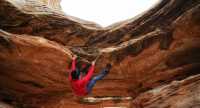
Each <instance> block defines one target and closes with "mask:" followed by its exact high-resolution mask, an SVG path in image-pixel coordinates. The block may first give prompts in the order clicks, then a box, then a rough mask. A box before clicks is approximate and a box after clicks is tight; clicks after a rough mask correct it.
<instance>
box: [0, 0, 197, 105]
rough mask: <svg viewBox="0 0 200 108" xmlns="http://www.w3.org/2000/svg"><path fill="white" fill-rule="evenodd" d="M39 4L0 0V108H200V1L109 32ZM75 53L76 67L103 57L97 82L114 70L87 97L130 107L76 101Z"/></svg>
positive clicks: (184, 1) (163, 8)
mask: <svg viewBox="0 0 200 108" xmlns="http://www.w3.org/2000/svg"><path fill="white" fill-rule="evenodd" d="M46 1H47V0H46ZM49 1H53V0H49ZM59 2H60V1H59V0H58V1H57V2H56V3H57V4H59ZM45 3H47V2H44V3H42V2H40V1H36V0H21V1H20V0H0V80H1V81H0V99H1V101H2V102H5V103H8V104H11V105H13V107H20V108H21V107H22V108H72V106H73V108H90V107H91V108H101V107H106V106H118V105H119V106H126V107H130V108H199V107H200V98H199V97H200V96H199V94H200V87H199V85H200V76H199V75H200V72H199V70H200V1H199V0H163V1H161V2H160V4H158V5H157V6H155V7H154V8H152V9H151V10H149V11H148V12H147V13H144V14H143V15H142V16H140V17H139V18H136V19H135V18H133V19H130V20H126V21H123V22H120V23H118V24H115V25H113V26H110V27H107V28H102V27H100V26H99V25H97V24H95V23H93V22H89V21H84V20H81V19H78V18H75V17H72V16H67V15H65V14H64V13H63V12H62V11H61V10H60V9H59V8H57V6H56V9H55V8H54V7H52V5H48V4H46V5H45ZM58 7H59V6H58ZM73 53H74V54H77V55H78V56H80V57H81V62H86V61H87V62H89V61H92V60H94V59H95V58H96V57H97V56H98V55H99V54H101V56H100V57H99V59H98V61H97V64H96V68H95V75H96V74H98V72H99V71H100V70H101V68H103V67H104V66H105V65H106V63H111V64H112V66H113V67H112V69H111V72H110V73H109V75H108V76H107V77H106V78H105V79H104V80H102V81H99V82H98V83H97V85H96V86H95V87H94V90H93V92H92V93H91V95H89V96H93V97H109V96H111V97H113V96H118V97H120V96H122V97H126V96H128V97H132V100H129V101H128V102H126V101H124V100H118V101H104V102H99V103H95V104H92V105H91V104H85V103H81V102H78V101H77V100H76V99H74V98H73V97H74V94H73V93H72V91H71V89H70V85H69V82H68V80H67V76H68V74H67V73H68V71H69V68H68V67H69V65H70V61H71V55H72V54H73ZM5 108H6V107H5Z"/></svg>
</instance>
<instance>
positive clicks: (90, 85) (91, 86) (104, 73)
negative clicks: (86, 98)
mask: <svg viewBox="0 0 200 108" xmlns="http://www.w3.org/2000/svg"><path fill="white" fill-rule="evenodd" d="M107 73H108V69H103V70H102V71H101V72H100V74H99V75H97V76H95V77H93V78H92V79H91V80H90V82H89V83H88V85H87V91H88V93H90V92H91V91H92V88H93V87H94V85H95V84H96V82H97V81H98V80H101V79H103V78H104V77H105V76H106V75H107Z"/></svg>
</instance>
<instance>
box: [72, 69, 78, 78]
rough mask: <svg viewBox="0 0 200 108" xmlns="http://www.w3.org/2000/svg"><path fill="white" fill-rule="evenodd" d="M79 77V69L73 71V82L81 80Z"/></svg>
mask: <svg viewBox="0 0 200 108" xmlns="http://www.w3.org/2000/svg"><path fill="white" fill-rule="evenodd" d="M79 75H80V72H79V71H78V70H77V69H76V70H74V71H72V73H71V76H72V80H78V79H79Z"/></svg>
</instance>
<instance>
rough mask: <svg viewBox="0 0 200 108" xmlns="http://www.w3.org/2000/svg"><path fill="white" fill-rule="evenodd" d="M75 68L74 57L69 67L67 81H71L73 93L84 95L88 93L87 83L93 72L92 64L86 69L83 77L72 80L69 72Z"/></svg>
mask: <svg viewBox="0 0 200 108" xmlns="http://www.w3.org/2000/svg"><path fill="white" fill-rule="evenodd" d="M75 69H76V60H75V59H74V60H73V61H72V67H71V71H70V73H69V77H68V78H69V81H70V83H71V86H72V89H73V91H74V93H75V94H76V95H78V96H85V95H87V94H88V92H87V84H88V82H89V81H90V79H91V77H92V75H93V72H94V64H92V65H91V67H90V68H89V70H88V73H87V75H86V76H85V77H83V78H81V79H78V80H72V77H71V72H72V71H74V70H75Z"/></svg>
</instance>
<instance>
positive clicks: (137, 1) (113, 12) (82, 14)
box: [61, 0, 160, 27]
mask: <svg viewBox="0 0 200 108" xmlns="http://www.w3.org/2000/svg"><path fill="white" fill-rule="evenodd" d="M159 1H160V0H62V1H61V7H62V9H63V11H64V12H65V13H66V14H67V15H70V16H75V17H78V18H80V19H83V20H87V21H92V22H95V23H98V24H100V25H101V26H103V27H106V26H109V25H111V24H113V23H116V22H119V21H123V20H126V19H129V18H133V17H135V16H137V15H138V14H140V13H142V12H144V11H146V10H148V9H150V8H151V7H153V6H154V5H155V4H157V3H159Z"/></svg>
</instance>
